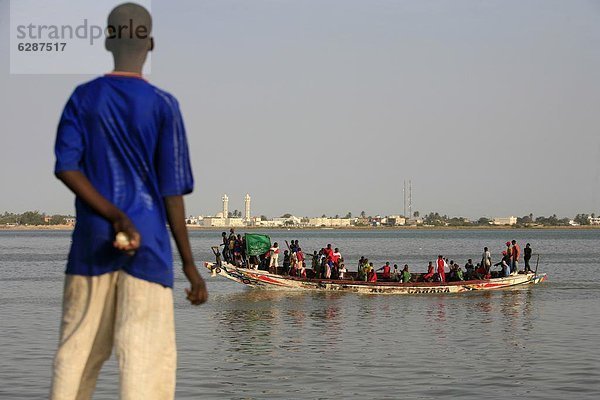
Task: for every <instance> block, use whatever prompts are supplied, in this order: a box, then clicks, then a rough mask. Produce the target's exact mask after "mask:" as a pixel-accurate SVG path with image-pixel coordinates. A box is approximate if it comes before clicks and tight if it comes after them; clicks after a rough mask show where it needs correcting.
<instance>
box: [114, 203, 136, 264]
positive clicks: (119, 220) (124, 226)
mask: <svg viewBox="0 0 600 400" xmlns="http://www.w3.org/2000/svg"><path fill="white" fill-rule="evenodd" d="M112 223H113V228H114V230H115V233H119V232H123V233H124V234H125V235H127V239H129V240H128V241H127V242H120V241H118V240H116V238H115V241H114V242H113V246H115V248H117V249H119V250H121V251H125V252H127V253H128V254H129V255H133V254H134V253H135V251H136V250H137V249H139V248H140V243H141V237H140V233H139V232H138V231H137V229H136V227H135V225H134V224H133V222H131V220H130V219H129V218H128V217H127V216H126V215H125V214H124V213H119V215H118V216H117V217H116V218H115V220H114V221H112Z"/></svg>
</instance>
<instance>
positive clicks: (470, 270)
mask: <svg viewBox="0 0 600 400" xmlns="http://www.w3.org/2000/svg"><path fill="white" fill-rule="evenodd" d="M474 275H475V266H474V265H473V260H472V259H470V258H469V260H468V261H467V263H466V264H465V279H467V280H469V279H473V276H474Z"/></svg>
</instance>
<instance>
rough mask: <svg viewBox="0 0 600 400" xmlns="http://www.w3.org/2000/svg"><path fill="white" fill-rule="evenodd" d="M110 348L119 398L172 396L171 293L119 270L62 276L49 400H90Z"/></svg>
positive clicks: (127, 399)
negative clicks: (116, 370)
mask: <svg viewBox="0 0 600 400" xmlns="http://www.w3.org/2000/svg"><path fill="white" fill-rule="evenodd" d="M113 347H114V349H115V353H116V356H117V360H118V363H119V369H120V398H121V399H122V400H134V399H144V400H151V399H157V400H158V399H160V400H163V399H173V398H174V395H175V373H176V363H177V360H176V359H177V351H176V348H175V323H174V317H173V291H172V290H171V288H166V287H163V286H162V285H159V284H156V283H151V282H148V281H144V280H141V279H138V278H134V277H133V276H131V275H128V274H127V273H125V272H123V271H116V272H112V273H108V274H104V275H100V276H82V275H67V276H66V278H65V288H64V297H63V316H62V323H61V328H60V343H59V347H58V351H57V353H56V357H55V359H54V371H53V377H52V390H51V396H50V397H51V399H53V400H70V399H77V400H80V399H90V398H92V394H93V393H94V389H95V387H96V379H97V378H98V374H99V373H100V368H101V367H102V364H103V363H104V361H106V360H107V359H108V358H109V357H110V354H111V352H112V349H113Z"/></svg>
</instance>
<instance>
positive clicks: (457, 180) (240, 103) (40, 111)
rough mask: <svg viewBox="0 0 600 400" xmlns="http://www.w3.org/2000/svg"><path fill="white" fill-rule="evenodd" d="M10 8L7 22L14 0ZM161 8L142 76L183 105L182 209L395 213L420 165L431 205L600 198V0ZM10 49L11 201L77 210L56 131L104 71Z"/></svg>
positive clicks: (473, 207)
mask: <svg viewBox="0 0 600 400" xmlns="http://www.w3.org/2000/svg"><path fill="white" fill-rule="evenodd" d="M112 6H113V4H110V2H107V4H106V12H107V13H108V10H110V8H111V7H112ZM340 10H343V11H344V12H340ZM0 11H1V12H0V32H2V34H3V35H4V36H5V37H8V36H9V33H10V23H9V22H10V21H9V20H8V16H9V14H10V13H9V2H8V1H7V0H0ZM64 12H66V13H68V12H71V11H69V10H68V9H66V10H64ZM152 13H153V16H154V23H155V29H154V36H155V39H156V49H155V51H154V52H153V55H152V74H151V75H149V76H148V79H149V80H150V82H151V83H153V84H155V85H157V86H159V87H161V88H163V89H165V90H167V91H169V92H171V93H173V94H174V95H175V96H176V97H177V98H178V100H179V103H180V106H181V109H182V112H183V117H184V120H185V124H186V129H187V134H188V140H189V145H190V152H191V156H192V167H193V172H194V176H195V180H196V187H195V190H194V193H193V194H191V195H190V196H187V197H186V205H187V210H188V212H189V213H194V214H200V213H206V212H207V211H209V212H213V210H216V209H218V204H215V202H214V199H215V198H217V197H218V196H220V194H222V193H228V194H229V195H230V196H231V197H232V198H235V199H242V198H243V196H244V195H245V194H246V193H251V194H252V195H253V197H255V199H256V202H255V205H254V208H255V212H256V213H258V214H266V215H282V214H284V213H286V212H294V213H295V214H298V215H321V214H327V215H335V214H345V213H346V212H348V211H351V212H352V213H360V211H363V210H364V211H365V212H366V213H367V214H375V213H380V214H397V213H401V212H402V210H403V200H402V199H403V182H404V180H409V179H411V180H412V185H413V210H415V211H416V210H419V211H421V212H422V213H425V212H429V211H437V212H440V213H443V214H448V215H463V216H466V217H476V216H480V215H527V214H529V213H534V214H536V215H549V214H552V213H556V214H558V215H575V214H577V213H581V212H597V210H594V208H597V205H598V204H600V135H599V132H598V126H600V115H599V114H598V113H597V112H596V111H595V107H594V105H595V104H598V103H599V102H600V50H599V48H598V46H597V45H596V44H597V41H598V40H599V38H600V24H598V23H597V21H598V16H599V15H600V8H599V7H598V5H597V4H596V3H594V2H587V1H578V0H575V1H571V2H561V1H553V0H549V1H543V2H539V1H528V2H521V1H510V0H509V1H490V2H485V3H482V2H477V1H456V2H451V3H447V2H401V1H399V2H376V3H372V2H366V1H359V0H346V1H340V0H334V1H331V2H319V1H313V0H307V1H305V2H276V3H273V2H269V1H261V0H256V1H253V2H236V1H234V2H220V1H205V2H193V1H178V2H176V3H172V2H160V1H154V2H153V3H152ZM48 23H52V21H48ZM0 54H1V55H3V56H4V57H1V59H2V61H1V62H0V67H1V68H2V71H3V73H2V74H0V85H1V86H2V88H3V90H2V92H1V93H0V106H1V107H0V119H1V120H2V121H3V128H4V130H3V139H4V140H3V145H2V146H0V160H1V161H0V166H1V168H0V182H1V183H2V196H0V210H13V211H24V210H28V209H44V210H48V211H49V212H56V213H68V212H73V196H72V194H71V193H70V192H69V191H68V190H67V189H66V188H65V187H63V186H62V185H61V184H60V183H59V182H58V181H57V180H56V179H54V177H53V176H52V169H53V163H54V159H53V142H54V135H55V131H56V126H57V123H58V118H59V115H60V113H61V111H62V108H63V107H64V104H65V102H66V100H67V98H68V96H69V95H70V93H71V92H72V91H73V89H74V88H75V87H76V85H78V84H80V83H82V82H85V81H88V80H90V79H93V78H94V77H93V76H90V75H53V76H49V75H28V76H18V75H10V73H9V72H10V69H9V43H8V41H3V42H1V43H0ZM105 57H107V58H109V57H110V55H109V54H108V53H106V54H105ZM107 72H108V71H107ZM32 93H33V94H35V95H32ZM33 116H35V117H33ZM40 194H43V196H40ZM42 199H43V200H42ZM236 201H239V200H236ZM232 206H233V203H232ZM234 208H238V209H240V210H243V202H242V201H240V203H239V204H236V205H235V206H234Z"/></svg>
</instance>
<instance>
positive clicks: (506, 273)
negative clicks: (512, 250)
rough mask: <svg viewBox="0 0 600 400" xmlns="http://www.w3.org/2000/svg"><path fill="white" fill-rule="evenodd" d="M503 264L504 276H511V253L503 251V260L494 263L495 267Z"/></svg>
mask: <svg viewBox="0 0 600 400" xmlns="http://www.w3.org/2000/svg"><path fill="white" fill-rule="evenodd" d="M497 266H501V267H502V276H505V277H506V276H510V255H509V254H508V252H507V251H503V252H502V260H500V262H498V263H496V264H494V267H497Z"/></svg>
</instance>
